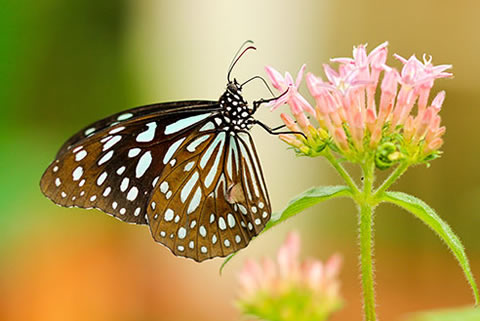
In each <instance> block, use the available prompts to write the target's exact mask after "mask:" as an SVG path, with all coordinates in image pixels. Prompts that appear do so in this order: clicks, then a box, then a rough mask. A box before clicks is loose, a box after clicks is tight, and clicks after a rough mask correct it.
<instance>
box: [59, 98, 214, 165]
mask: <svg viewBox="0 0 480 321" xmlns="http://www.w3.org/2000/svg"><path fill="white" fill-rule="evenodd" d="M216 108H218V102H215V101H205V100H193V101H192V100H186V101H175V102H169V103H160V104H151V105H145V106H140V107H136V108H132V109H129V110H125V111H122V112H120V113H116V114H113V115H111V116H109V117H106V118H103V119H101V120H99V121H96V122H95V123H93V124H90V125H88V126H86V127H85V128H83V129H82V130H80V131H78V132H77V133H76V134H75V135H73V136H72V137H70V138H69V139H68V140H67V141H66V142H65V143H64V144H63V145H62V147H61V148H60V150H59V151H58V153H57V158H59V157H60V156H61V155H62V154H64V153H66V152H67V151H68V150H70V149H71V148H73V147H74V146H75V145H77V144H78V143H79V142H81V141H82V140H84V139H86V138H87V137H91V136H95V135H97V134H98V133H100V132H102V131H104V130H105V129H107V128H109V127H112V126H115V125H117V124H120V123H123V122H125V121H128V120H133V119H136V118H139V117H145V116H149V115H150V116H151V115H154V116H157V117H158V116H160V117H161V116H162V115H164V114H166V113H169V114H172V113H173V114H178V113H185V112H189V111H190V110H194V109H199V110H210V109H216Z"/></svg>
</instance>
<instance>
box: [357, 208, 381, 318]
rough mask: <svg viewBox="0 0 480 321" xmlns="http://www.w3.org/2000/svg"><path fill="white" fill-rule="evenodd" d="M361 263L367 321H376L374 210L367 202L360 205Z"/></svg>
mask: <svg viewBox="0 0 480 321" xmlns="http://www.w3.org/2000/svg"><path fill="white" fill-rule="evenodd" d="M359 225H360V253H361V254H360V262H361V273H362V288H363V301H364V310H365V321H375V320H376V319H377V316H376V314H375V288H374V281H373V259H372V251H373V244H372V243H373V235H372V234H373V232H372V231H373V208H372V206H371V205H370V204H368V203H367V202H364V203H363V204H360V217H359Z"/></svg>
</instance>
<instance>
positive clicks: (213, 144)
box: [200, 132, 225, 168]
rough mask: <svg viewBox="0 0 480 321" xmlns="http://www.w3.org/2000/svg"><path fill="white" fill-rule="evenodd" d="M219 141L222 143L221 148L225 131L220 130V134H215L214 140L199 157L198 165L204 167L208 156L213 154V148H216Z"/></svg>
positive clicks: (208, 158)
mask: <svg viewBox="0 0 480 321" xmlns="http://www.w3.org/2000/svg"><path fill="white" fill-rule="evenodd" d="M220 143H222V147H221V148H220V149H222V148H223V144H224V143H225V133H224V132H221V133H220V134H218V135H217V137H215V140H214V141H213V143H211V144H210V146H209V147H208V149H207V151H206V152H205V153H204V154H203V156H202V158H201V159H200V167H201V168H205V166H206V165H207V163H208V161H209V160H210V157H212V154H213V152H214V150H215V149H216V148H217V145H218V144H220Z"/></svg>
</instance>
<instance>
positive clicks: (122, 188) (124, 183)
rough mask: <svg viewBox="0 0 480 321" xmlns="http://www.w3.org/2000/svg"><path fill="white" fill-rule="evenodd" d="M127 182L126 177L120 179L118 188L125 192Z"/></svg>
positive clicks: (128, 180)
mask: <svg viewBox="0 0 480 321" xmlns="http://www.w3.org/2000/svg"><path fill="white" fill-rule="evenodd" d="M128 183H130V179H129V178H128V177H125V178H124V179H122V182H121V183H120V190H121V191H122V192H125V191H126V190H127V188H128Z"/></svg>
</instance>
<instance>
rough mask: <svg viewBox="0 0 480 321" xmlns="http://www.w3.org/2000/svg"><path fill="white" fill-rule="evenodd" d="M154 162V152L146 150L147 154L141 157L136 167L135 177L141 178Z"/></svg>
mask: <svg viewBox="0 0 480 321" xmlns="http://www.w3.org/2000/svg"><path fill="white" fill-rule="evenodd" d="M151 163H152V154H151V153H150V151H148V152H146V153H145V154H143V155H142V157H140V159H139V160H138V163H137V167H136V168H135V177H136V178H140V177H142V176H143V174H145V172H146V171H147V169H148V168H149V167H150V164H151Z"/></svg>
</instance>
